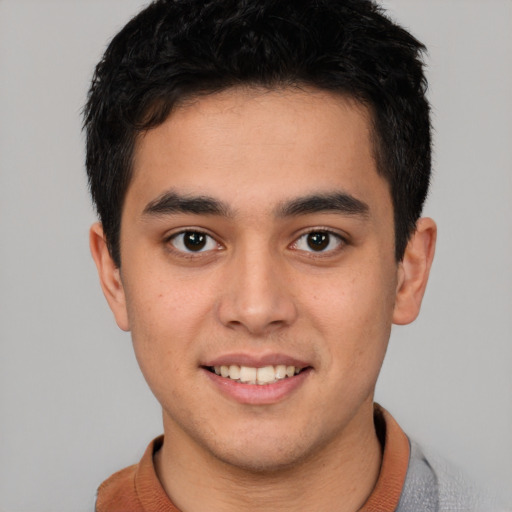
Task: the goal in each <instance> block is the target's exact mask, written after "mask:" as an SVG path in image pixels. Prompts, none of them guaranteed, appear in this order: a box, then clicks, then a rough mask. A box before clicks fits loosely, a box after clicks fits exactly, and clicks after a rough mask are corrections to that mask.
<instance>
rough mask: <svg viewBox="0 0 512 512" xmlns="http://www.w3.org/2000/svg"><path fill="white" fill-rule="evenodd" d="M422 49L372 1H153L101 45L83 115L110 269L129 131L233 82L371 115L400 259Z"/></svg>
mask: <svg viewBox="0 0 512 512" xmlns="http://www.w3.org/2000/svg"><path fill="white" fill-rule="evenodd" d="M424 51H425V47H424V46H423V44H421V43H420V42H419V41H418V40H417V39H415V38H414V37H413V36H412V35H411V34H410V33H409V32H408V31H406V30H405V29H404V28H402V27H400V26H398V25H397V24H396V23H394V22H393V21H391V20H390V19H389V18H388V17H387V16H386V15H385V14H384V12H383V10H382V9H381V8H380V7H379V6H378V5H377V4H376V3H375V2H373V1H371V0H157V1H155V2H153V3H151V4H150V5H149V6H148V7H146V8H145V9H144V10H143V11H141V12H140V13H139V14H138V15H137V16H135V17H134V18H133V19H132V20H131V21H129V22H128V24H127V25H126V26H125V27H124V28H123V29H122V30H121V31H120V32H119V33H118V34H117V35H116V36H115V37H114V38H113V39H112V41H111V42H110V44H109V46H108V48H107V50H106V51H105V54H104V55H103V58H102V60H101V61H100V62H99V64H98V65H97V66H96V69H95V73H94V77H93V80H92V85H91V88H90V90H89V95H88V100H87V103H86V105H85V108H84V128H85V130H86V138H87V149H86V167H87V173H88V178H89V186H90V190H91V194H92V198H93V201H94V203H95V205H96V209H97V212H98V215H99V218H100V221H101V223H102V225H103V229H104V232H105V236H106V239H107V244H108V247H109V251H110V254H111V256H112V258H113V260H114V262H115V263H116V265H118V266H120V265H121V255H120V246H119V245H120V243H119V233H120V225H121V214H122V208H123V201H124V197H125V195H126V190H127V187H128V185H129V182H130V179H131V161H132V155H133V148H134V144H135V140H136V138H137V135H138V134H139V133H141V132H143V131H145V130H148V129H150V128H152V127H155V126H158V125H159V124H161V123H163V122H164V121H165V119H166V118H167V117H168V115H169V114H170V113H171V111H172V109H173V108H175V107H176V106H178V105H179V104H180V102H183V101H185V100H186V99H189V98H193V97H195V96H199V95H203V94H212V93H215V92H219V91H222V90H225V89H228V88H232V87H237V86H257V87H264V88H269V89H272V88H276V87H279V88H281V87H287V86H290V87H304V86H306V87H314V88H317V89H320V90H324V91H329V92H332V93H339V94H341V95H344V96H348V97H351V98H353V99H355V100H357V101H359V102H361V103H362V104H363V105H365V106H366V107H367V108H368V109H369V111H370V113H371V116H372V136H373V144H374V154H375V158H376V165H377V170H378V172H379V174H381V175H382V176H383V177H384V178H385V179H386V180H387V182H388V183H389V186H390V191H391V197H392V201H393V208H394V222H395V253H396V258H397V261H400V260H401V259H402V258H403V254H404V251H405V247H406V245H407V242H408V239H409V237H410V236H411V233H412V232H414V230H415V226H416V221H417V220H418V218H419V216H420V215H421V211H422V208H423V203H424V201H425V198H426V195H427V191H428V186H429V181H430V173H431V135H430V131H431V130H430V112H429V111H430V109H429V104H428V101H427V99H426V89H427V81H426V79H425V74H424V64H423V53H424Z"/></svg>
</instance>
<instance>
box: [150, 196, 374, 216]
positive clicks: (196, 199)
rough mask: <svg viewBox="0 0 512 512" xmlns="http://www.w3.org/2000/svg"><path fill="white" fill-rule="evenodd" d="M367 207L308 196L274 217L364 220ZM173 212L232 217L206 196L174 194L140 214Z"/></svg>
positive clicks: (223, 205)
mask: <svg viewBox="0 0 512 512" xmlns="http://www.w3.org/2000/svg"><path fill="white" fill-rule="evenodd" d="M369 211H370V208H369V206H368V205H367V204H366V203H365V202H363V201H361V200H359V199H357V198H355V197H354V196H352V195H350V194H347V193H345V192H335V193H330V194H327V193H326V194H321V193H320V194H312V195H309V196H305V197H298V198H295V199H291V200H289V201H285V202H283V203H282V204H280V205H279V206H278V207H277V208H276V210H275V213H276V216H277V217H293V216H299V215H308V214H313V213H322V212H332V213H341V214H344V215H349V216H360V217H367V216H368V214H369ZM175 213H185V214H187V213H188V214H193V215H218V216H222V217H232V216H233V215H234V214H233V211H232V210H231V208H230V207H229V205H227V204H226V203H224V202H222V201H219V200H218V199H215V198H213V197H210V196H187V195H182V194H178V193H177V192H174V191H169V192H165V193H164V194H162V195H161V196H159V197H157V198H156V199H154V200H153V201H151V202H149V203H148V204H147V205H146V207H145V208H144V211H143V212H142V215H143V216H144V217H145V216H150V217H153V216H156V217H159V216H164V215H172V214H175Z"/></svg>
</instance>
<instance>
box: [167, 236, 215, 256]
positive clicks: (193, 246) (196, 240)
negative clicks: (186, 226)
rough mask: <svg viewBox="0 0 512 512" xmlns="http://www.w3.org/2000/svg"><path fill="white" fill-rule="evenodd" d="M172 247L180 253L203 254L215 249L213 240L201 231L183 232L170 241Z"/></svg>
mask: <svg viewBox="0 0 512 512" xmlns="http://www.w3.org/2000/svg"><path fill="white" fill-rule="evenodd" d="M170 242H171V244H172V246H173V247H174V248H175V249H177V250H178V251H182V252H189V253H190V252H205V251H210V250H212V249H215V248H217V243H216V242H215V240H214V239H213V238H212V237H211V236H209V235H207V234H206V233H203V232H201V231H183V232H181V233H177V234H176V235H174V236H173V237H172V238H171V240H170Z"/></svg>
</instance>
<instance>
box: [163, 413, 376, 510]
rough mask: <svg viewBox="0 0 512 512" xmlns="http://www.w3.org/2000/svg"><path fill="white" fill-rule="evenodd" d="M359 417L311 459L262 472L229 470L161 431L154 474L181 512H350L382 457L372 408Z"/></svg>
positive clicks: (181, 439) (362, 499) (168, 431)
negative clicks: (206, 511) (311, 511)
mask: <svg viewBox="0 0 512 512" xmlns="http://www.w3.org/2000/svg"><path fill="white" fill-rule="evenodd" d="M363 412H365V414H362V415H359V416H361V417H358V418H356V419H355V420H354V421H353V422H352V423H354V424H350V425H348V426H347V427H346V428H345V429H344V431H343V435H339V436H338V437H337V438H336V439H333V440H332V441H330V442H329V443H326V444H325V445H324V446H322V447H321V448H320V449H318V450H316V451H315V453H314V454H313V455H312V456H310V457H307V458H306V459H304V460H302V461H299V462H297V464H294V465H293V466H292V467H288V468H281V469H279V470H275V471H266V472H254V471H247V470H245V469H241V468H238V467H234V466H233V465H231V464H228V463H226V462H224V461H221V460H219V459H218V458H216V457H214V456H213V455H211V454H206V453H205V451H204V449H202V448H201V447H198V446H197V445H195V444H194V443H191V442H190V440H189V439H188V438H187V437H183V436H181V435H180V432H177V431H176V430H175V429H172V428H165V442H164V445H163V446H162V448H161V449H160V451H159V452H157V454H156V455H155V466H156V471H157V474H158V476H159V478H160V481H161V482H162V485H163V487H164V489H165V491H166V493H167V494H168V495H169V496H170V497H171V499H172V501H173V503H174V504H175V505H176V506H177V507H178V508H179V509H180V510H181V511H182V512H196V511H203V510H208V511H209V512H234V511H239V510H250V511H251V512H260V511H261V512H263V511H268V510H274V511H276V512H288V511H292V510H293V511H296V510H330V511H336V512H355V511H357V510H359V508H360V507H361V506H362V505H363V504H364V502H365V501H366V499H367V498H368V496H369V495H370V494H371V492H372V490H373V488H374V486H375V483H376V481H377V478H378V475H379V470H380V464H381V457H382V454H381V446H380V443H379V441H378V439H377V436H376V433H375V427H374V424H373V409H372V408H371V410H369V411H368V410H365V411H363ZM164 426H165V422H164Z"/></svg>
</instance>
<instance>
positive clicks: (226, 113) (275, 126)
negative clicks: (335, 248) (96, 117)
mask: <svg viewBox="0 0 512 512" xmlns="http://www.w3.org/2000/svg"><path fill="white" fill-rule="evenodd" d="M371 126H372V123H371V117H370V113H369V112H368V110H367V109H366V108H365V107H364V106H363V105H361V104H360V103H358V102H357V101H355V100H353V99H351V98H347V97H344V96H340V95H337V94H331V93H328V92H325V91H319V90H316V89H300V90H299V89H291V88H285V89H273V90H265V89H259V88H243V89H242V88H237V89H228V90H226V91H223V92H221V93H216V94H211V95H207V96H202V97H199V98H195V99H191V100H189V101H187V102H186V103H184V104H182V105H181V106H179V107H177V108H176V109H175V110H174V111H173V112H172V114H171V115H170V116H169V117H168V119H167V120H166V121H165V122H164V123H162V124H161V125H159V126H157V127H156V128H153V129H151V130H149V131H147V132H145V133H143V134H142V135H141V136H140V137H139V138H138V140H137V142H136V146H135V151H134V160H133V176H132V181H131V184H130V186H129V188H128V194H127V200H128V199H129V198H130V196H131V197H132V198H137V199H139V200H140V201H141V202H143V201H144V200H145V201H151V200H154V199H155V198H156V197H157V196H158V195H160V194H162V192H165V190H167V189H171V188H172V189H176V188H178V189H179V191H180V192H182V193H185V194H186V193H190V194H196V195H197V194H207V195H209V196H211V195H213V196H219V197H220V198H221V199H228V200H230V202H235V203H236V198H237V197H240V198H242V197H244V198H245V199H241V201H242V202H243V201H244V200H246V199H248V198H249V197H250V198H253V199H254V198H259V203H260V204H264V203H268V204H269V206H270V203H271V202H272V200H273V199H275V201H279V200H282V199H283V196H284V195H288V196H289V197H295V196H301V195H302V196H304V195H305V194H308V193H309V194H311V193H316V192H321V193H325V192H326V191H329V189H330V188H336V189H338V190H344V191H347V192H349V193H351V194H352V195H355V196H356V197H357V196H358V195H368V192H369V186H376V187H377V188H378V189H381V190H380V191H381V192H382V191H384V192H385V193H386V194H388V195H389V193H388V187H387V183H385V181H384V180H383V179H382V178H381V177H380V176H379V175H378V174H377V171H376V163H375V158H374V151H373V143H372V133H371ZM370 188H371V187H370ZM278 196H279V197H278Z"/></svg>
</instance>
